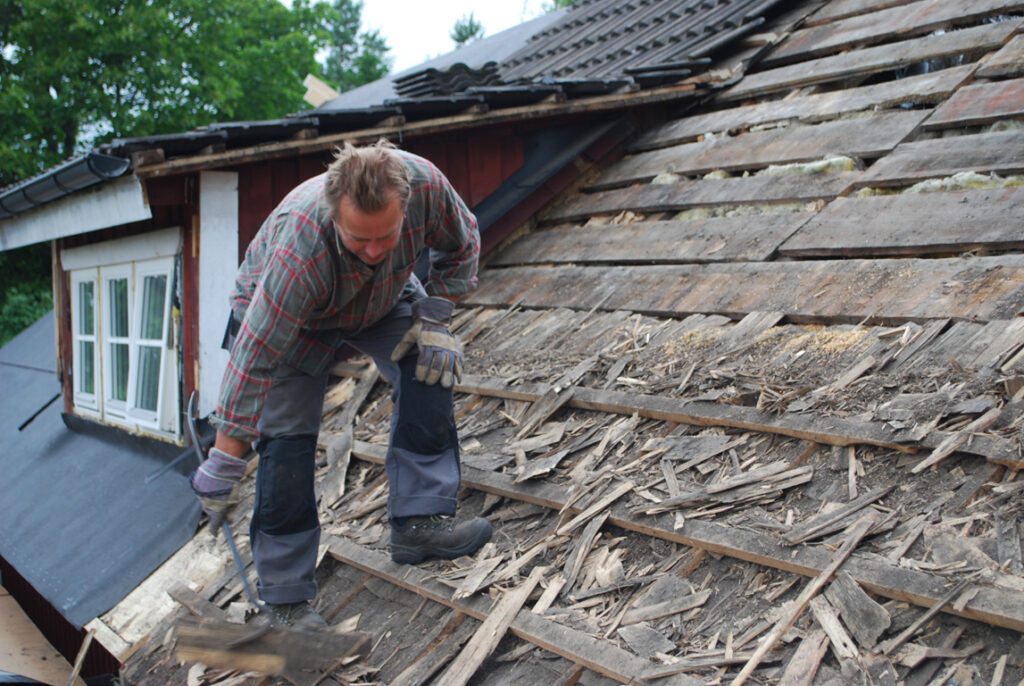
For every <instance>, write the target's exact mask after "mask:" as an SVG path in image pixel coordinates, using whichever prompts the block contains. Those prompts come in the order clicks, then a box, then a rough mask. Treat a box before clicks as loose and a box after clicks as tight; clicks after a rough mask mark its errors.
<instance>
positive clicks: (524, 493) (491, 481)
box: [332, 441, 1024, 678]
mask: <svg viewBox="0 0 1024 686" xmlns="http://www.w3.org/2000/svg"><path fill="white" fill-rule="evenodd" d="M385 450H386V448H385V447H384V446H381V445H375V444H372V443H364V442H362V441H356V445H355V447H354V449H353V454H354V455H355V456H356V457H359V458H360V459H364V460H368V461H370V462H374V463H375V464H383V463H384V453H385ZM462 484H463V485H464V486H467V487H469V488H474V489H477V490H480V491H484V492H486V493H494V494H496V495H500V496H504V497H508V498H514V499H516V500H521V501H524V502H531V503H534V504H536V505H541V506H543V507H547V508H550V509H553V510H557V511H562V510H565V511H566V512H569V513H570V514H573V515H575V514H577V513H579V512H580V508H578V507H575V506H571V505H568V503H567V499H568V493H567V491H566V489H565V488H564V487H562V486H559V485H556V484H553V483H547V482H540V481H534V482H530V483H524V484H516V483H514V481H513V479H512V477H511V476H510V475H508V474H499V473H495V472H488V471H483V470H479V469H475V468H473V467H469V466H463V469H462ZM628 509H629V503H619V505H617V506H615V507H613V510H612V513H611V515H610V516H609V517H608V520H607V521H608V523H609V524H611V525H613V526H618V527H621V528H623V529H627V530H629V531H635V532H637V533H640V534H644V535H647V536H655V537H657V538H661V539H664V540H666V541H672V542H674V543H679V544H682V545H686V546H690V547H692V548H699V549H705V550H707V551H709V552H713V553H718V554H721V555H726V556H728V557H733V558H736V559H739V560H745V561H747V562H753V563H755V564H760V565H765V566H767V567H772V568H774V569H781V570H783V571H787V572H794V573H797V574H802V575H804V576H816V575H818V574H819V573H821V571H822V570H823V569H825V568H826V567H827V566H828V564H829V560H830V551H829V549H828V547H827V546H797V547H796V548H793V547H790V546H787V545H784V544H783V543H782V542H781V541H779V540H778V539H777V538H774V537H772V536H767V535H763V534H759V533H754V532H752V531H747V530H745V529H739V528H736V527H734V526H730V525H727V524H718V523H715V522H710V521H703V520H700V519H687V520H686V524H685V525H684V526H683V527H682V528H679V529H677V528H675V520H674V517H673V515H672V514H671V513H667V514H660V515H653V516H646V515H633V514H631V513H630V512H629V511H628ZM350 545H354V544H350ZM367 552H370V551H367ZM332 554H334V551H333V549H332ZM374 554H375V555H378V556H379V557H380V558H382V559H383V558H385V557H386V556H385V555H384V554H383V553H374ZM335 557H336V558H337V559H341V560H342V562H346V563H347V564H353V563H352V562H349V561H348V560H346V559H342V558H339V557H338V556H337V555H335ZM384 564H388V565H392V568H393V570H394V573H396V574H399V573H401V574H403V576H402V578H401V580H399V581H395V582H393V583H398V584H399V585H404V584H403V583H402V581H403V580H405V579H406V578H407V576H409V575H411V574H412V572H411V571H408V572H407V571H406V570H409V568H408V567H403V566H399V565H395V564H393V563H391V562H390V561H387V562H385V563H384ZM354 566H356V567H359V565H358V564H356V565H354ZM844 569H846V571H847V572H849V573H850V576H851V577H853V579H854V580H855V581H856V582H857V583H858V584H860V585H861V587H863V588H864V590H866V591H868V592H869V593H874V594H876V595H880V596H884V597H886V598H893V599H895V600H901V601H905V602H909V603H913V604H915V605H920V606H922V607H932V606H933V605H935V604H936V603H937V602H939V601H940V600H941V599H943V598H944V597H945V596H946V595H947V594H948V590H949V589H948V586H947V584H948V583H949V580H948V579H947V578H946V577H943V576H939V575H937V574H929V573H927V572H920V571H916V570H912V569H906V568H903V567H900V566H899V565H897V564H894V563H892V562H889V561H887V560H885V559H883V558H880V557H877V556H869V557H856V556H855V557H853V558H851V559H850V560H848V561H847V563H846V566H845V567H844ZM364 571H371V572H372V571H373V570H369V569H364ZM415 572H416V573H419V574H421V575H423V576H424V577H426V576H427V574H426V573H425V572H423V571H421V570H419V569H416V570H415ZM434 583H436V584H437V586H438V587H440V589H441V590H440V591H439V595H440V599H438V602H442V603H444V604H446V605H449V606H452V601H451V599H450V595H451V589H450V588H448V587H446V586H442V585H441V584H440V582H434ZM432 599H433V598H432ZM456 609H461V608H456ZM942 610H943V611H944V612H947V613H949V614H953V615H957V616H960V617H966V618H968V619H975V620H978V621H981V622H985V623H987V624H992V625H994V626H1001V627H1005V628H1008V629H1013V630H1015V631H1024V592H1021V591H1017V590H1012V589H1006V588H996V587H984V586H982V587H980V588H979V590H978V592H977V594H975V595H973V596H972V597H970V598H969V599H967V601H966V603H964V604H963V606H962V607H961V606H960V605H959V604H954V605H945V604H944V606H943V607H942ZM462 611H463V612H466V613H467V614H470V615H472V616H474V617H477V618H481V617H482V614H473V612H469V611H467V610H462ZM526 614H531V613H529V612H526ZM522 617H523V613H520V615H519V618H517V622H518V619H521V618H522ZM512 630H513V633H517V632H516V623H513V625H512ZM517 635H519V636H520V637H521V638H525V639H526V640H530V641H531V642H534V641H533V640H532V639H530V638H527V637H526V636H523V635H522V634H519V633H517ZM537 645H541V644H540V643H538V644H537ZM542 647H545V646H542ZM547 649H548V650H551V649H550V648H547ZM552 652H555V653H558V654H559V655H563V656H564V657H569V656H568V655H565V654H564V653H562V652H559V651H558V650H552ZM569 659H573V658H571V657H569ZM609 659H613V658H611V657H610V658H609ZM581 664H584V663H581ZM587 666H588V667H590V668H591V669H594V668H593V667H591V666H590V665H587ZM594 671H598V672H601V673H603V674H608V672H602V671H601V670H600V669H594ZM609 676H611V675H610V674H609ZM615 678H619V677H615Z"/></svg>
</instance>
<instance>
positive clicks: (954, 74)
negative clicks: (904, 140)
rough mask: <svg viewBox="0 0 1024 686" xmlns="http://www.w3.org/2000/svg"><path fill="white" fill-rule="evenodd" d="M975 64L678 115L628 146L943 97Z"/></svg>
mask: <svg viewBox="0 0 1024 686" xmlns="http://www.w3.org/2000/svg"><path fill="white" fill-rule="evenodd" d="M976 68H977V65H976V64H968V65H963V66H959V67H951V68H949V69H942V70H939V71H935V72H931V73H928V74H920V75H917V76H909V77H907V78H905V79H896V80H894V81H887V82H885V83H876V84H872V85H870V86H859V87H857V88H849V89H846V90H839V91H831V92H829V93H818V94H815V95H807V96H804V97H801V98H792V99H789V100H771V101H769V102H761V103H757V104H754V105H743V106H740V107H733V108H731V109H727V110H717V111H715V112H708V113H706V114H698V115H694V116H691V117H685V118H683V119H676V120H674V121H670V122H667V123H665V124H662V125H661V126H657V127H655V128H653V129H651V130H650V131H648V132H647V133H645V134H644V135H642V136H641V137H640V138H639V139H638V140H637V142H636V143H634V144H633V145H631V146H630V148H629V151H630V152H639V151H642V150H652V149H654V148H663V147H666V146H669V145H677V144H679V143H685V142H689V141H692V140H695V139H696V138H697V137H698V136H701V135H703V134H706V133H709V132H721V131H732V130H736V129H744V128H749V127H751V126H755V125H758V124H768V123H771V122H777V121H783V120H787V119H796V120H798V121H802V122H805V123H813V122H816V121H822V120H825V119H830V118H834V117H836V116H837V115H840V114H846V113H849V112H859V111H861V110H868V109H885V108H889V107H894V106H897V105H902V104H904V103H911V102H913V103H930V102H940V101H942V100H945V99H946V98H948V97H949V96H950V95H951V94H952V93H953V91H954V90H955V89H956V88H957V87H958V86H959V85H960V84H962V83H963V82H964V81H966V80H967V79H968V78H970V76H971V73H972V72H973V71H974V70H975V69H976Z"/></svg>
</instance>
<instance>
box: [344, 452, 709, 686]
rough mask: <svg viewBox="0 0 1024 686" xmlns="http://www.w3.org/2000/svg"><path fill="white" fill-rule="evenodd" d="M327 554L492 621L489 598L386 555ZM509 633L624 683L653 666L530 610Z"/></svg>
mask: <svg viewBox="0 0 1024 686" xmlns="http://www.w3.org/2000/svg"><path fill="white" fill-rule="evenodd" d="M361 446H362V447H367V446H368V447H371V448H377V447H380V446H370V444H361ZM381 457H383V455H381ZM464 469H469V470H470V471H475V470H472V468H466V467H464ZM328 550H329V553H330V555H331V556H332V557H333V558H334V559H336V560H338V561H340V562H343V563H345V564H347V565H351V566H353V567H356V568H357V569H361V570H363V571H365V572H369V573H370V574H373V575H374V576H378V577H380V578H382V579H385V580H387V581H389V582H391V583H393V584H395V585H396V586H400V587H401V588H405V589H407V590H410V591H413V592H414V593H418V594H419V595H421V596H423V597H425V598H428V599H429V600H433V601H434V602H437V603H441V604H442V605H445V606H447V607H450V608H452V609H455V610H458V611H460V612H463V613H465V614H467V615H469V616H470V617H474V618H476V619H479V620H482V621H483V620H486V619H487V618H488V617H489V616H490V615H491V609H490V604H491V602H490V598H488V597H486V596H480V595H477V596H473V597H471V598H464V599H461V600H453V599H452V598H451V589H450V588H449V587H448V586H445V585H444V584H442V583H441V582H440V581H438V580H437V579H436V578H435V577H434V576H433V575H432V574H430V573H428V572H427V571H425V570H422V569H419V568H418V567H411V566H409V565H400V564H396V563H394V562H392V561H391V560H390V558H389V557H388V556H387V555H386V554H385V553H382V552H379V551H376V550H370V549H368V548H364V547H362V546H359V545H356V544H355V543H353V542H351V541H349V540H347V539H340V538H332V539H331V540H330V546H329V549H328ZM510 630H511V631H512V633H513V634H515V635H516V636H518V637H519V638H521V639H523V640H525V641H529V642H530V643H532V644H534V645H536V646H539V647H541V648H543V649H544V650H547V651H549V652H552V653H554V654H556V655H560V656H561V657H564V658H566V659H567V660H571V661H572V662H575V663H576V664H580V665H583V666H584V667H586V668H587V669H590V670H592V671H595V672H597V673H598V674H604V675H605V676H608V677H611V678H612V679H618V680H620V681H622V682H624V683H630V682H632V681H633V680H634V679H639V676H640V675H641V674H643V672H644V671H645V670H646V669H647V668H648V665H649V664H650V663H649V662H648V661H647V660H644V659H643V658H640V657H637V656H635V655H632V654H631V653H629V652H627V651H625V650H622V649H621V648H618V647H617V646H615V645H613V644H610V643H609V642H608V641H601V640H599V639H597V638H594V637H593V636H590V635H588V634H585V633H583V632H581V631H577V630H575V629H571V628H569V627H566V626H562V625H560V624H557V623H555V622H553V621H551V620H549V619H545V618H544V617H541V616H539V615H536V614H534V613H532V612H530V611H529V610H527V609H523V610H520V611H519V613H518V614H517V615H516V616H515V619H514V620H513V621H512V624H511V627H510ZM665 683H667V684H677V685H679V686H696V685H697V684H699V683H701V682H699V681H697V680H694V679H689V678H683V679H679V680H677V681H669V682H665Z"/></svg>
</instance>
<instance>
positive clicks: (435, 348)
mask: <svg viewBox="0 0 1024 686" xmlns="http://www.w3.org/2000/svg"><path fill="white" fill-rule="evenodd" d="M453 309H455V305H454V304H453V303H452V302H451V301H450V300H445V299H444V298H424V299H422V300H417V301H416V302H414V303H413V305H412V316H413V325H412V326H411V327H410V328H409V330H408V331H406V332H405V336H403V337H402V340H401V341H399V343H398V345H397V346H395V349H394V351H393V352H392V353H391V361H392V362H398V361H399V360H400V359H402V358H403V357H405V355H406V354H407V353H408V352H409V351H410V350H411V349H412V347H413V346H414V345H415V346H418V347H419V351H420V354H419V359H418V360H417V361H416V380H417V381H422V382H423V383H425V384H427V385H428V386H433V385H434V384H436V383H437V382H438V381H440V382H441V385H442V386H444V387H445V388H451V387H452V386H453V385H454V384H455V382H456V381H458V380H460V379H461V378H462V346H461V345H460V344H459V341H458V339H457V338H455V336H453V335H452V333H451V331H449V330H448V324H449V323H450V322H451V320H452V310H453Z"/></svg>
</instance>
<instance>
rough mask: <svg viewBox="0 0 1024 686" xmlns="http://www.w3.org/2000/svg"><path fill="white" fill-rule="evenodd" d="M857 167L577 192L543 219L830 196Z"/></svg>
mask: <svg viewBox="0 0 1024 686" xmlns="http://www.w3.org/2000/svg"><path fill="white" fill-rule="evenodd" d="M859 177H860V172H847V173H843V174H827V175H816V176H751V177H747V178H735V179H701V180H699V181H684V182H681V183H676V184H668V185H661V184H643V185H639V186H632V187H629V188H620V189H615V190H609V191H598V192H595V193H587V194H584V195H579V196H576V197H574V198H571V199H569V200H568V201H566V202H564V203H561V204H559V205H555V206H553V207H551V208H550V209H547V210H545V211H544V212H543V213H541V214H540V215H539V216H538V220H539V221H541V222H542V223H552V222H561V221H579V220H585V219H587V218H589V217H591V216H593V215H595V214H616V213H619V212H622V211H624V210H631V211H634V212H644V213H653V212H678V211H680V210H686V209H690V208H693V207H711V206H714V205H762V204H764V205H770V204H774V203H783V202H810V201H812V200H821V199H824V200H830V199H832V198H834V197H836V196H837V195H840V194H841V193H842V192H843V191H845V190H846V189H847V188H850V186H851V185H852V184H853V182H854V181H855V180H856V179H858V178H859Z"/></svg>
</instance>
